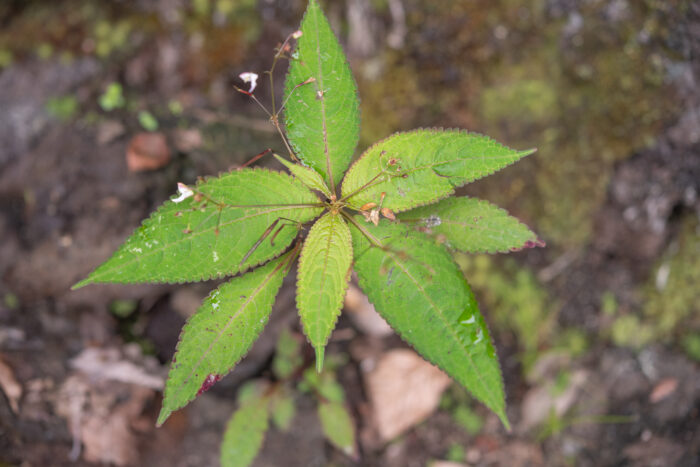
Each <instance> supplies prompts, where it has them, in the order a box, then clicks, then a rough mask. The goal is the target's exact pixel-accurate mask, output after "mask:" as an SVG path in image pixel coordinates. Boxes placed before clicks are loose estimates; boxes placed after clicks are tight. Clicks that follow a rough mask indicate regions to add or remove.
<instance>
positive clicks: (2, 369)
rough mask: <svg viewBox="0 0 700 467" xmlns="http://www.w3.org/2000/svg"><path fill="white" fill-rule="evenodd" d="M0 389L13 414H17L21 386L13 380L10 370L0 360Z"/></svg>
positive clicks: (0, 359) (13, 376)
mask: <svg viewBox="0 0 700 467" xmlns="http://www.w3.org/2000/svg"><path fill="white" fill-rule="evenodd" d="M0 389H2V392H4V393H5V396H7V400H8V401H9V402H10V407H11V408H12V411H13V412H14V413H18V412H19V399H20V397H22V386H21V385H20V384H19V382H18V381H17V379H16V378H15V373H14V371H12V368H10V367H9V365H7V364H6V363H5V362H4V361H3V360H2V358H0Z"/></svg>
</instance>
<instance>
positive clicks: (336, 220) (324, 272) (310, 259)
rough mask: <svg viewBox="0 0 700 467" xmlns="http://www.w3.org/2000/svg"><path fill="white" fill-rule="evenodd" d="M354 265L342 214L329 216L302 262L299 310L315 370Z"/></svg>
mask: <svg viewBox="0 0 700 467" xmlns="http://www.w3.org/2000/svg"><path fill="white" fill-rule="evenodd" d="M351 265H352V240H351V237H350V229H349V228H348V225H347V224H346V223H345V221H344V220H343V218H342V217H341V216H340V214H337V213H333V212H329V213H328V214H326V215H324V216H323V217H321V218H320V219H319V220H318V221H316V223H315V224H314V226H313V227H312V228H311V231H309V236H308V237H307V238H306V242H305V243H304V248H303V249H302V251H301V258H300V259H299V275H298V279H297V308H299V316H300V317H301V324H302V325H303V326H304V334H306V336H307V337H308V338H309V340H310V341H311V345H313V346H314V349H315V350H316V368H317V370H318V371H319V372H320V371H321V369H322V368H323V354H324V348H325V346H326V343H327V342H328V338H329V337H330V335H331V331H333V328H334V327H335V322H336V320H337V319H338V315H339V314H340V307H341V305H342V304H343V297H345V290H346V289H347V286H348V279H349V278H350V266H351Z"/></svg>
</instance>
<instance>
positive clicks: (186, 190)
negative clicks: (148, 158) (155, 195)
mask: <svg viewBox="0 0 700 467" xmlns="http://www.w3.org/2000/svg"><path fill="white" fill-rule="evenodd" d="M177 192H178V193H180V196H178V197H177V198H174V199H173V203H181V202H183V201H184V200H186V199H187V198H189V197H190V196H192V195H193V194H194V192H193V191H192V190H190V187H188V186H187V185H185V184H184V183H180V182H178V184H177Z"/></svg>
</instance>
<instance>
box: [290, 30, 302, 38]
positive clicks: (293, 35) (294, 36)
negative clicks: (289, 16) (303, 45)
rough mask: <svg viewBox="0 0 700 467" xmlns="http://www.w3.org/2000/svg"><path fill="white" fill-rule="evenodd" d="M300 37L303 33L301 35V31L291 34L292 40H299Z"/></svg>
mask: <svg viewBox="0 0 700 467" xmlns="http://www.w3.org/2000/svg"><path fill="white" fill-rule="evenodd" d="M302 35H303V33H302V32H301V31H295V32H294V33H293V34H292V38H293V39H299V38H300V37H301V36H302Z"/></svg>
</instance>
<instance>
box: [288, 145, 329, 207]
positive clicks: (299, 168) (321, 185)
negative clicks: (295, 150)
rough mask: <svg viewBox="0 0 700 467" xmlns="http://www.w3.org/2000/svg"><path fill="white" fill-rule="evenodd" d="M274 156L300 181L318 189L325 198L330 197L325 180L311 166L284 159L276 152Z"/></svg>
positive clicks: (313, 188)
mask: <svg viewBox="0 0 700 467" xmlns="http://www.w3.org/2000/svg"><path fill="white" fill-rule="evenodd" d="M274 156H275V158H276V159H277V160H278V161H280V162H281V163H282V164H283V165H284V166H285V167H287V168H288V169H289V171H290V172H291V173H292V175H294V176H295V177H296V178H298V179H299V181H300V182H301V183H303V184H304V185H306V186H307V187H309V188H311V189H312V190H318V191H320V192H321V193H323V194H324V195H326V197H327V198H330V197H331V190H329V189H328V187H327V186H326V182H324V181H323V177H321V175H320V174H319V173H318V172H316V171H315V170H314V169H312V168H311V167H304V166H303V165H300V164H294V163H293V162H289V161H288V160H287V159H284V158H283V157H280V156H278V155H277V154H274Z"/></svg>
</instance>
